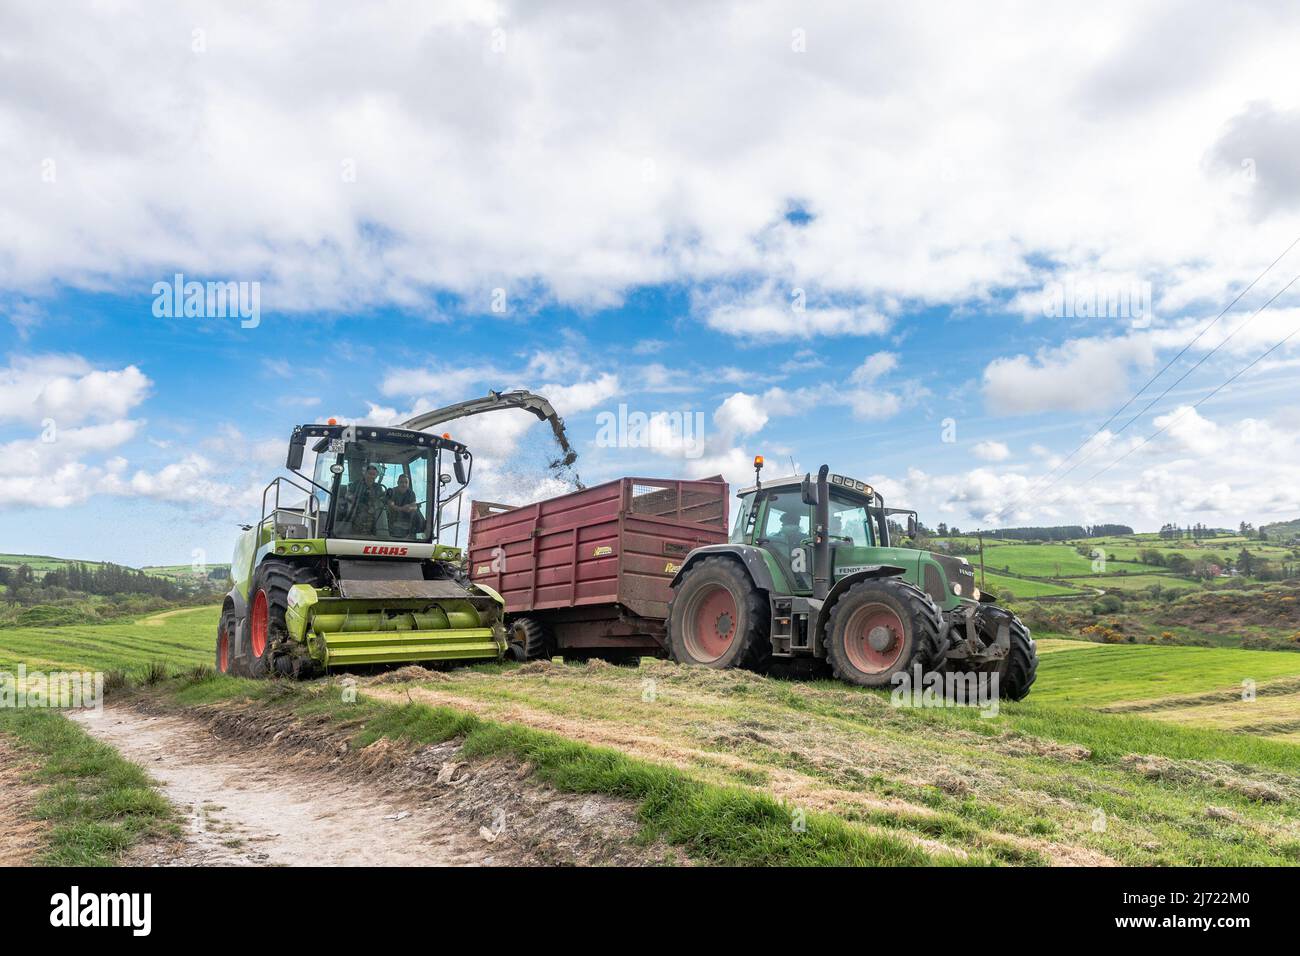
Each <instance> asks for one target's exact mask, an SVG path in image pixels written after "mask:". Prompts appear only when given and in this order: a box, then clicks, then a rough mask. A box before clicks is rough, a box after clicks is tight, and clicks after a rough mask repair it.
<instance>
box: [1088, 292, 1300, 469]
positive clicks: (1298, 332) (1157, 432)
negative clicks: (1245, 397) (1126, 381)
mask: <svg viewBox="0 0 1300 956" xmlns="http://www.w3.org/2000/svg"><path fill="white" fill-rule="evenodd" d="M1297 280H1300V275H1297V276H1296V278H1295V279H1292V280H1291V282H1290V283H1287V286H1288V287H1290V285H1291V284H1292V283H1294V282H1296V281H1297ZM1278 295H1281V293H1280V292H1279V293H1278ZM1274 298H1276V296H1275V297H1274ZM1297 335H1300V325H1298V326H1296V327H1295V328H1294V329H1292V330H1291V332H1290V333H1289V334H1288V335H1286V336H1285V337H1284V338H1282V339H1279V340H1278V341H1276V342H1274V343H1273V344H1272V345H1270V346H1269V347H1268V348H1267V349H1265V350H1264V351H1263V352H1261V353H1260V354H1259V355H1257V356H1256V357H1255V359H1254V361H1252V362H1250V364H1248V365H1245V366H1243V367H1242V368H1240V369H1238V370H1237V371H1236V372H1235V373H1233V374H1232V375H1231V376H1229V377H1228V379H1227V381H1225V382H1224V383H1223V384H1222V385H1219V386H1218V387H1217V388H1215V389H1214V390H1213V391H1212V392H1210V393H1209V394H1208V395H1204V396H1202V397H1201V398H1200V399H1199V400H1198V401H1196V402H1194V403H1193V404H1192V405H1190V406H1188V407H1187V408H1184V409H1183V410H1182V411H1181V412H1179V413H1178V415H1177V416H1175V417H1174V418H1173V420H1172V421H1168V422H1166V423H1165V424H1164V425H1161V426H1160V427H1159V428H1157V429H1156V430H1155V431H1153V432H1152V433H1151V434H1150V435H1148V436H1147V437H1146V438H1144V439H1142V441H1140V442H1138V443H1137V444H1136V445H1134V446H1133V447H1132V448H1130V449H1129V450H1128V451H1126V452H1124V454H1122V455H1120V456H1119V457H1118V458H1116V459H1115V460H1114V461H1112V462H1111V463H1110V464H1109V465H1107V466H1106V467H1104V468H1100V469H1098V470H1097V471H1096V472H1094V473H1093V474H1092V475H1091V476H1089V478H1088V480H1087V481H1085V482H1084V484H1088V483H1089V482H1091V481H1093V480H1094V479H1096V478H1098V477H1099V476H1101V475H1103V474H1105V473H1106V472H1107V471H1110V469H1112V468H1114V467H1115V466H1116V465H1118V464H1119V463H1120V462H1121V461H1123V460H1124V459H1125V458H1127V457H1128V456H1129V455H1131V454H1133V452H1135V451H1137V450H1138V449H1139V448H1141V447H1142V446H1143V445H1146V444H1147V443H1148V442H1149V441H1151V440H1152V439H1153V438H1156V437H1157V436H1159V435H1160V434H1162V433H1163V432H1165V431H1168V430H1169V429H1170V428H1171V427H1172V426H1174V425H1176V424H1178V422H1179V421H1180V420H1182V418H1183V417H1184V416H1185V415H1186V414H1187V413H1188V412H1191V411H1194V410H1196V409H1197V408H1199V407H1200V406H1201V405H1203V404H1205V403H1206V402H1208V401H1209V400H1210V399H1212V398H1213V397H1214V396H1215V395H1217V394H1219V392H1221V391H1223V390H1224V389H1225V388H1227V387H1228V386H1229V385H1231V384H1232V383H1233V382H1235V381H1236V380H1237V379H1239V378H1240V377H1241V376H1242V375H1244V374H1246V373H1247V372H1249V371H1250V370H1251V369H1252V368H1254V367H1255V366H1256V365H1258V364H1259V363H1260V362H1262V361H1264V359H1266V358H1268V356H1269V355H1271V354H1272V353H1273V352H1275V351H1277V350H1278V349H1280V348H1281V347H1282V346H1283V345H1285V344H1286V343H1287V342H1289V341H1291V339H1293V338H1295V337H1296V336H1297Z"/></svg>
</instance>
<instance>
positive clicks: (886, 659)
mask: <svg viewBox="0 0 1300 956" xmlns="http://www.w3.org/2000/svg"><path fill="white" fill-rule="evenodd" d="M941 624H942V619H941V618H940V616H939V612H938V611H937V610H936V609H935V607H934V604H933V603H932V602H931V601H930V599H929V598H928V597H926V595H925V592H924V591H922V590H920V589H919V588H915V587H913V586H912V585H910V584H908V583H907V582H906V581H903V580H902V579H901V578H869V579H868V580H865V581H859V582H858V583H857V584H854V585H853V586H851V587H850V588H849V589H848V590H847V591H845V592H844V593H843V594H842V595H841V596H840V599H839V600H838V601H836V602H835V606H834V607H832V608H831V613H830V617H829V618H828V619H827V621H826V660H827V663H829V664H830V665H831V670H832V671H833V672H834V674H835V676H836V677H838V678H839V679H840V680H843V681H848V682H849V683H850V684H857V685H859V686H860V687H888V686H890V685H891V684H892V683H893V678H894V675H895V674H900V673H903V672H908V673H910V672H912V670H913V668H914V667H916V666H917V665H918V664H919V665H920V667H921V671H922V673H926V672H929V671H932V670H934V669H935V667H936V666H937V665H938V663H939V657H940V652H941V647H940V633H941V630H940V628H941Z"/></svg>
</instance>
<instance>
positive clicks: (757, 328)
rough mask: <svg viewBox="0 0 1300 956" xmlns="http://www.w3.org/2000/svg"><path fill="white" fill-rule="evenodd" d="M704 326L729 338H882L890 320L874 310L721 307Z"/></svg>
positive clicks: (709, 314) (763, 306)
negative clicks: (875, 336)
mask: <svg viewBox="0 0 1300 956" xmlns="http://www.w3.org/2000/svg"><path fill="white" fill-rule="evenodd" d="M705 322H706V323H707V324H708V326H709V327H710V328H712V329H716V330H717V331H719V332H723V333H725V334H727V335H734V336H740V337H747V338H763V339H802V338H807V337H808V336H810V335H880V334H882V333H884V332H887V331H888V330H889V320H888V319H886V318H885V317H884V316H883V315H880V314H879V313H878V312H875V311H874V310H871V309H848V308H821V309H817V308H811V307H810V308H807V309H805V310H804V311H803V312H792V311H791V310H790V309H789V308H788V307H783V306H779V305H772V304H766V305H722V306H718V307H717V308H715V309H713V310H712V311H711V312H709V313H708V315H706V316H705Z"/></svg>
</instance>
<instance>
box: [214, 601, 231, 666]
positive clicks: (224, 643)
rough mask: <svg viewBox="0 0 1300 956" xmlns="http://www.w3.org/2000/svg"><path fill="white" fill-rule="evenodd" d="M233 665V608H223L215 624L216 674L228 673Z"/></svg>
mask: <svg viewBox="0 0 1300 956" xmlns="http://www.w3.org/2000/svg"><path fill="white" fill-rule="evenodd" d="M234 665H235V609H234V608H231V607H227V608H223V609H222V611H221V620H220V621H219V622H218V624H217V654H216V668H217V673H218V674H229V673H231V671H232V670H233V669H234Z"/></svg>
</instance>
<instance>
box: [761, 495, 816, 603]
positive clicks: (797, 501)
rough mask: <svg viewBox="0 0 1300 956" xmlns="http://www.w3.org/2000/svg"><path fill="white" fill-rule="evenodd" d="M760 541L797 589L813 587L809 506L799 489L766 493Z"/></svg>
mask: <svg viewBox="0 0 1300 956" xmlns="http://www.w3.org/2000/svg"><path fill="white" fill-rule="evenodd" d="M761 521H762V525H761V526H760V528H759V541H758V543H759V545H761V546H762V547H764V548H766V549H767V551H768V553H770V554H771V555H772V556H773V557H775V558H776V560H777V563H778V564H779V565H780V566H781V569H782V570H783V571H785V572H786V574H787V575H788V576H789V578H790V582H791V584H792V585H793V587H794V589H795V590H797V591H806V590H809V589H811V588H812V545H811V544H805V542H807V541H810V540H811V538H812V522H813V513H812V507H811V506H810V505H806V504H804V502H803V496H802V495H801V494H800V492H799V490H798V489H794V490H791V491H780V492H775V493H773V494H771V495H768V497H767V506H766V509H765V511H764V515H763V517H762V518H761Z"/></svg>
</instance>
